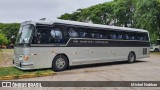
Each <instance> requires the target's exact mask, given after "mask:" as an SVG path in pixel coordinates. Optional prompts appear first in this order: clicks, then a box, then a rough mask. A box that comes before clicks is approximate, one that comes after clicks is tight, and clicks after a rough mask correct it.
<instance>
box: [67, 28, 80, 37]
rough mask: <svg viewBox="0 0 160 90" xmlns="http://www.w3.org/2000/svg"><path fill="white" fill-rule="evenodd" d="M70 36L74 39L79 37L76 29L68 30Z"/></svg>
mask: <svg viewBox="0 0 160 90" xmlns="http://www.w3.org/2000/svg"><path fill="white" fill-rule="evenodd" d="M68 34H69V36H70V37H71V38H72V37H79V35H78V33H77V31H76V30H75V29H74V28H69V29H68Z"/></svg>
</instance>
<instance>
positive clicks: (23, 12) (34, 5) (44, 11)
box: [0, 0, 112, 23]
mask: <svg viewBox="0 0 160 90" xmlns="http://www.w3.org/2000/svg"><path fill="white" fill-rule="evenodd" d="M108 1H112V0H0V22H3V23H12V22H23V21H26V20H38V19H40V18H49V19H54V18H57V17H58V16H60V15H62V14H64V13H72V12H73V11H75V10H77V9H79V8H86V7H89V6H92V5H96V4H99V3H104V2H108Z"/></svg>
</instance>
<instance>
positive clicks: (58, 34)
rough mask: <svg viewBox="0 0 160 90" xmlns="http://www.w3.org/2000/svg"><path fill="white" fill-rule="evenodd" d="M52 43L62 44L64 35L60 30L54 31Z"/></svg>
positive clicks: (52, 31)
mask: <svg viewBox="0 0 160 90" xmlns="http://www.w3.org/2000/svg"><path fill="white" fill-rule="evenodd" d="M50 34H51V39H50V43H62V39H63V35H62V32H61V31H60V30H58V29H52V30H51V32H50Z"/></svg>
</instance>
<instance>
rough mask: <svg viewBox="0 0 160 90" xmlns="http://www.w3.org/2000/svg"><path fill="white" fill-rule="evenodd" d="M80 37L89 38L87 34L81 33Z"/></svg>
mask: <svg viewBox="0 0 160 90" xmlns="http://www.w3.org/2000/svg"><path fill="white" fill-rule="evenodd" d="M79 35H80V37H81V38H86V37H88V36H87V33H86V32H79Z"/></svg>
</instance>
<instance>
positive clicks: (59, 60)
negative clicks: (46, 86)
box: [52, 55, 68, 71]
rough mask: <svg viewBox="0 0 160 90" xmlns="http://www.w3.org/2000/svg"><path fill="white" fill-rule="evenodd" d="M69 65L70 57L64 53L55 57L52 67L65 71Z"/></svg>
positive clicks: (55, 69)
mask: <svg viewBox="0 0 160 90" xmlns="http://www.w3.org/2000/svg"><path fill="white" fill-rule="evenodd" d="M67 66H68V59H67V57H66V56H64V55H58V56H56V57H55V58H54V59H53V62H52V69H53V70H54V71H63V70H66V68H67Z"/></svg>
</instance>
